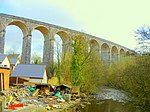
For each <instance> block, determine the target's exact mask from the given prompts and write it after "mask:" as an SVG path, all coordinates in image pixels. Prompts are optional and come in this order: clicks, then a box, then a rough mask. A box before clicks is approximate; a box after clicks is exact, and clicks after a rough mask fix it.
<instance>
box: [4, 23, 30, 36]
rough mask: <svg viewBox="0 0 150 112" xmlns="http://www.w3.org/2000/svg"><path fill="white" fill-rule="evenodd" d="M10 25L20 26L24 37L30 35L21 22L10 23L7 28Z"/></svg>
mask: <svg viewBox="0 0 150 112" xmlns="http://www.w3.org/2000/svg"><path fill="white" fill-rule="evenodd" d="M9 25H15V26H18V27H19V28H20V29H21V30H22V32H23V35H24V36H26V35H27V34H28V28H27V26H26V25H25V24H24V23H23V22H21V21H13V22H11V23H9V24H8V25H7V26H9Z"/></svg>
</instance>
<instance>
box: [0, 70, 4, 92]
mask: <svg viewBox="0 0 150 112" xmlns="http://www.w3.org/2000/svg"><path fill="white" fill-rule="evenodd" d="M0 75H1V89H2V91H3V90H4V88H3V82H4V81H3V74H2V73H0Z"/></svg>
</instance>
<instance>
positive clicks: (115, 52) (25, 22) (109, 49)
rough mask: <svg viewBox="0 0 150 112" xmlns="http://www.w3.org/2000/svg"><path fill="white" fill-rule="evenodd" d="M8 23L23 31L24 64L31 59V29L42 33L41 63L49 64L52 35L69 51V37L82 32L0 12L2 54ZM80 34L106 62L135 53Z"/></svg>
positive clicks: (51, 59)
mask: <svg viewBox="0 0 150 112" xmlns="http://www.w3.org/2000/svg"><path fill="white" fill-rule="evenodd" d="M8 25H16V26H18V27H19V28H20V29H21V30H22V32H23V35H24V37H23V46H22V56H21V60H22V63H26V64H29V63H30V59H31V38H32V35H31V32H32V31H33V30H35V29H36V30H39V31H40V32H41V33H42V34H43V35H44V49H43V64H49V62H53V60H54V59H53V58H54V36H55V35H56V34H58V35H59V36H60V37H61V39H62V41H63V50H66V51H70V50H71V48H70V47H69V46H67V44H68V43H70V41H71V40H70V37H72V36H74V35H75V34H77V33H82V32H79V31H75V30H71V29H68V28H64V27H60V26H56V25H52V24H49V23H44V22H40V21H35V20H31V19H27V18H22V17H17V16H13V15H7V14H2V13H0V53H2V54H3V53H4V44H5V29H6V27H7V26H8ZM82 34H83V35H84V36H85V37H87V38H89V39H91V40H92V41H94V43H95V45H96V46H97V48H96V49H97V51H98V52H99V54H100V55H101V57H102V58H103V60H104V61H105V62H106V63H110V61H111V60H118V57H119V55H125V54H127V52H128V54H131V53H135V52H134V51H132V50H130V49H128V48H126V47H123V46H121V45H118V44H116V43H113V42H110V41H108V40H104V39H101V38H98V37H95V36H92V35H89V34H86V33H82ZM21 38H22V37H21ZM103 45H104V46H103ZM105 47H106V48H105ZM114 48H115V49H114ZM62 52H64V51H62ZM111 58H112V59H111Z"/></svg>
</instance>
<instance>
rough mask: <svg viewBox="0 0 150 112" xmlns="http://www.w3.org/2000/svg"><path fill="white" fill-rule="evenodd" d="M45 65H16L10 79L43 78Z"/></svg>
mask: <svg viewBox="0 0 150 112" xmlns="http://www.w3.org/2000/svg"><path fill="white" fill-rule="evenodd" d="M45 70H46V65H35V64H17V66H16V67H15V69H14V71H13V73H12V75H11V77H29V78H43V75H44V72H45Z"/></svg>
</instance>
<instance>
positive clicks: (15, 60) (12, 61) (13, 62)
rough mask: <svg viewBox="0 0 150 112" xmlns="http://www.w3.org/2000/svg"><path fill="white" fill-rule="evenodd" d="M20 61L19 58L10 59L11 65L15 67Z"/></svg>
mask: <svg viewBox="0 0 150 112" xmlns="http://www.w3.org/2000/svg"><path fill="white" fill-rule="evenodd" d="M17 61H18V58H10V63H11V64H13V65H15V64H16V63H17Z"/></svg>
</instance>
